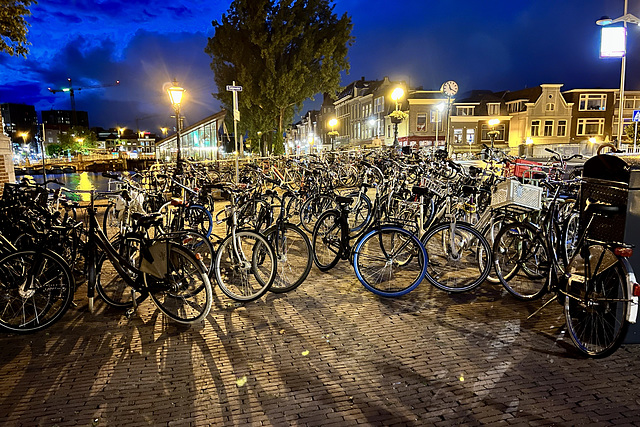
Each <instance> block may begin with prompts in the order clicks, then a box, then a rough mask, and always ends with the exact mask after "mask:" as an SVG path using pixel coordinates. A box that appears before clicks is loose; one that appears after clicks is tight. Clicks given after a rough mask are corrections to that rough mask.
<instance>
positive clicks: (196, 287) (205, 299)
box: [143, 243, 213, 324]
mask: <svg viewBox="0 0 640 427" xmlns="http://www.w3.org/2000/svg"><path fill="white" fill-rule="evenodd" d="M157 262H163V263H166V273H165V274H164V276H163V277H162V278H158V277H154V276H151V275H150V274H146V273H145V274H143V277H144V283H145V285H146V286H147V289H148V290H149V294H150V295H151V299H152V300H153V302H154V303H155V304H156V306H157V307H158V308H159V309H160V311H162V312H163V313H164V314H166V315H167V316H168V317H169V318H171V319H173V320H174V321H176V322H178V323H184V324H191V323H195V322H198V321H200V320H202V319H204V318H205V317H206V316H207V315H208V314H209V311H210V310H211V302H212V301H213V290H212V289H211V282H210V281H209V277H208V276H207V272H206V271H205V269H204V266H203V265H202V263H201V262H200V261H198V260H197V259H196V257H195V255H194V254H193V252H191V251H189V250H188V249H187V248H184V247H182V246H179V245H176V244H174V243H169V244H168V254H167V257H166V260H162V261H157Z"/></svg>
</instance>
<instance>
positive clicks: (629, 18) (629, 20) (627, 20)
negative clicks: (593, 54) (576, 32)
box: [596, 0, 640, 150]
mask: <svg viewBox="0 0 640 427" xmlns="http://www.w3.org/2000/svg"><path fill="white" fill-rule="evenodd" d="M628 3H629V0H624V15H622V16H621V17H619V18H616V19H611V18H609V17H608V16H603V17H602V18H600V19H598V20H597V21H596V24H597V25H600V26H602V27H606V26H607V25H611V24H616V23H618V22H622V25H623V28H624V32H623V33H624V35H623V39H622V40H621V43H622V45H621V49H622V50H621V51H620V52H619V54H618V55H616V56H621V57H622V65H621V67H620V107H619V113H618V114H619V117H618V138H617V140H616V150H617V149H618V148H619V147H620V141H621V140H622V128H623V124H624V116H623V114H624V79H625V73H626V68H627V55H626V52H627V39H626V33H627V24H636V25H640V18H638V17H637V16H634V15H632V14H631V13H628V12H627V9H628V6H629V4H628ZM604 30H605V28H602V34H603V35H604ZM601 56H602V52H601Z"/></svg>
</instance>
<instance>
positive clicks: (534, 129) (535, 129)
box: [531, 120, 540, 136]
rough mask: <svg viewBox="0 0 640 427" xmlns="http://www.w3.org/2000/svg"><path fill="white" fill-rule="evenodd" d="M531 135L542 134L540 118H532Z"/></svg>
mask: <svg viewBox="0 0 640 427" xmlns="http://www.w3.org/2000/svg"><path fill="white" fill-rule="evenodd" d="M531 136H540V120H531Z"/></svg>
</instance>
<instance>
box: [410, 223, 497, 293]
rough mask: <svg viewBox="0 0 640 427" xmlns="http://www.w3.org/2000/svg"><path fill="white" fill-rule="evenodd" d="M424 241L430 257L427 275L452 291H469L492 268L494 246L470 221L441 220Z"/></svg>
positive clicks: (430, 279)
mask: <svg viewBox="0 0 640 427" xmlns="http://www.w3.org/2000/svg"><path fill="white" fill-rule="evenodd" d="M453 227H455V228H454V229H453V235H454V238H453V240H452V239H451V234H452V228H453ZM421 241H422V244H423V245H424V247H425V250H426V251H427V255H428V257H429V264H428V266H427V274H426V276H425V277H426V279H427V281H429V283H431V284H432V285H433V286H435V287H436V288H438V289H441V290H443V291H446V292H452V293H459V292H467V291H470V290H472V289H475V288H477V287H478V286H480V284H481V283H482V282H484V280H485V279H486V278H487V276H488V275H489V272H490V271H491V247H490V246H489V243H488V242H487V239H485V238H484V236H483V235H482V233H480V232H479V231H478V230H476V229H475V228H474V227H473V226H471V225H470V224H467V223H464V222H456V223H446V222H444V223H440V224H438V225H436V226H435V227H433V228H432V229H431V230H429V231H428V232H427V233H426V234H425V235H424V237H423V238H422V239H421ZM454 245H455V246H454Z"/></svg>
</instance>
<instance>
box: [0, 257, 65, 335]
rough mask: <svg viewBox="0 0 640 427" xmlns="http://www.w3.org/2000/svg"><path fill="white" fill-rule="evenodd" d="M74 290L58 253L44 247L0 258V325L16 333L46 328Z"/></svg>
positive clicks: (62, 313)
mask: <svg viewBox="0 0 640 427" xmlns="http://www.w3.org/2000/svg"><path fill="white" fill-rule="evenodd" d="M31 283H33V284H34V285H35V286H34V287H32V288H27V286H28V285H29V284H31ZM74 291H75V281H74V279H73V274H72V273H71V269H70V268H69V266H68V264H67V263H66V262H65V261H64V259H63V258H62V257H61V256H60V255H58V254H56V253H55V252H51V251H49V250H46V249H45V250H44V251H32V250H26V251H20V252H15V253H12V254H10V255H8V256H6V257H4V258H2V259H1V260H0V295H2V297H1V298H0V327H1V328H2V329H4V330H6V331H9V332H15V333H20V334H24V333H32V332H37V331H40V330H42V329H44V328H47V327H49V326H51V325H53V324H54V323H55V322H57V321H58V320H60V318H61V317H62V316H63V315H64V314H65V313H66V311H67V310H68V309H69V306H70V305H71V301H72V300H73V292H74Z"/></svg>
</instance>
